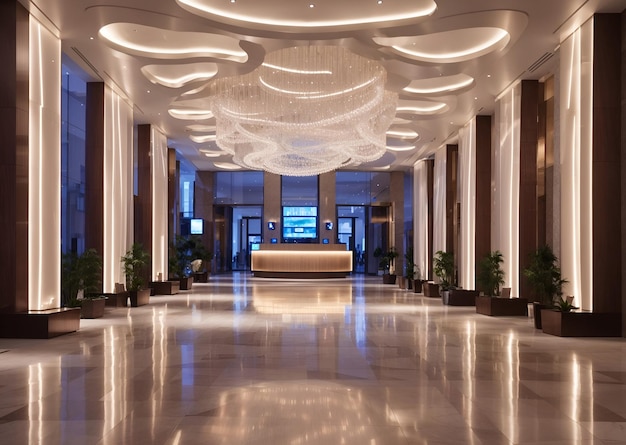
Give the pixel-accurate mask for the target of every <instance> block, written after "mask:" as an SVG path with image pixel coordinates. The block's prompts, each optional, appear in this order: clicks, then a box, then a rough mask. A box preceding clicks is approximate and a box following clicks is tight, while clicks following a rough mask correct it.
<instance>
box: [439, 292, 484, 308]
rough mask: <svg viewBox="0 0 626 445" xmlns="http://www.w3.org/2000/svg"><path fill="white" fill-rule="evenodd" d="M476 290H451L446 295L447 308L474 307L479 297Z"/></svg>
mask: <svg viewBox="0 0 626 445" xmlns="http://www.w3.org/2000/svg"><path fill="white" fill-rule="evenodd" d="M479 293H480V292H479V291H477V290H469V289H453V290H451V291H450V294H449V295H448V302H447V303H446V304H448V305H449V306H476V297H477V296H478V295H479Z"/></svg>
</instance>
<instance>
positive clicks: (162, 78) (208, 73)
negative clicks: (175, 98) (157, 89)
mask: <svg viewBox="0 0 626 445" xmlns="http://www.w3.org/2000/svg"><path fill="white" fill-rule="evenodd" d="M141 73H142V74H143V75H144V76H146V77H147V78H148V80H149V81H150V82H152V83H155V84H158V85H163V86H166V87H169V88H181V87H184V86H185V85H187V84H188V83H192V82H198V81H206V80H209V79H211V78H212V77H214V76H215V75H216V74H217V64H215V63H210V62H204V63H185V64H182V65H146V66H142V67H141Z"/></svg>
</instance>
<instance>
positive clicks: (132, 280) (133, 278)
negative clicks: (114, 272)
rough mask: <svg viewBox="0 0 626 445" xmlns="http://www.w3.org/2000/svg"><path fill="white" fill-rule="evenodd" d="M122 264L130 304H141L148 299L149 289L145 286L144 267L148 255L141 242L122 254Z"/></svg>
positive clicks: (146, 302)
mask: <svg viewBox="0 0 626 445" xmlns="http://www.w3.org/2000/svg"><path fill="white" fill-rule="evenodd" d="M121 261H122V266H123V268H124V274H125V275H126V289H127V290H128V292H129V293H130V304H131V306H133V307H137V306H143V305H144V304H148V302H149V301H150V289H148V288H146V275H147V271H146V268H147V266H148V263H149V262H150V255H149V254H148V252H146V251H145V250H144V248H143V247H142V245H141V244H137V243H135V244H133V246H132V247H131V248H130V250H128V251H127V252H126V254H125V255H124V256H122V259H121Z"/></svg>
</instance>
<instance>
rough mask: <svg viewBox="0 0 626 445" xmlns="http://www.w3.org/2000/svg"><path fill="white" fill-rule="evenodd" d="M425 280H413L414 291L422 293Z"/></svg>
mask: <svg viewBox="0 0 626 445" xmlns="http://www.w3.org/2000/svg"><path fill="white" fill-rule="evenodd" d="M424 283H425V281H424V280H413V292H415V293H416V294H421V293H422V290H423V288H424V286H423V285H424Z"/></svg>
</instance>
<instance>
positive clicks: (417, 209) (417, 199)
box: [413, 161, 432, 279]
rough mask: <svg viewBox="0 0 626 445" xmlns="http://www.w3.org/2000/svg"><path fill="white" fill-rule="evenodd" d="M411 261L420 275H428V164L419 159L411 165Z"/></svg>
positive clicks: (429, 253) (429, 254) (422, 277)
mask: <svg viewBox="0 0 626 445" xmlns="http://www.w3.org/2000/svg"><path fill="white" fill-rule="evenodd" d="M413 171H414V175H413V178H414V179H413V208H414V216H413V232H414V234H415V236H414V238H413V261H414V262H415V266H416V267H419V270H420V275H421V276H417V275H416V276H415V278H421V279H426V278H427V277H428V259H429V258H430V256H431V255H432V252H431V251H430V250H429V249H430V246H429V245H428V211H429V209H428V164H427V161H419V162H417V163H416V164H415V165H414V167H413Z"/></svg>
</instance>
